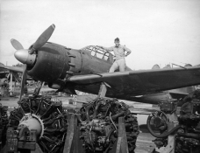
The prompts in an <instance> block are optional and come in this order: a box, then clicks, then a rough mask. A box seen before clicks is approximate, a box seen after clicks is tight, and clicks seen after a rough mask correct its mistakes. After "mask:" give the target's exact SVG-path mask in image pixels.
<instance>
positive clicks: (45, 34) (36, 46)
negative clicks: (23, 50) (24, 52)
mask: <svg viewBox="0 0 200 153" xmlns="http://www.w3.org/2000/svg"><path fill="white" fill-rule="evenodd" d="M54 29H55V25H54V24H52V25H51V26H49V27H48V28H47V29H46V30H45V31H44V32H43V33H42V34H41V35H40V36H39V38H38V39H37V40H36V42H35V43H34V44H33V49H35V50H37V49H39V48H40V47H42V46H43V45H44V44H45V43H46V42H47V41H48V40H49V38H50V37H51V35H52V33H53V31H54Z"/></svg>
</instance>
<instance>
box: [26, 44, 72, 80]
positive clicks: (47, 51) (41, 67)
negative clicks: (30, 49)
mask: <svg viewBox="0 0 200 153" xmlns="http://www.w3.org/2000/svg"><path fill="white" fill-rule="evenodd" d="M68 63H69V57H68V56H67V55H66V49H65V48H64V47H62V46H60V45H56V44H51V43H46V44H45V45H44V46H43V47H41V48H40V50H38V54H37V60H36V62H35V64H34V66H33V67H28V71H27V73H28V74H29V75H30V76H33V78H34V79H37V80H40V81H45V82H54V81H56V80H57V79H58V78H60V79H63V78H64V77H65V76H66V71H67V70H69V64H68Z"/></svg>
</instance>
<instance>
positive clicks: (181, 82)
mask: <svg viewBox="0 0 200 153" xmlns="http://www.w3.org/2000/svg"><path fill="white" fill-rule="evenodd" d="M54 29H55V25H54V24H53V25H51V26H50V27H48V28H47V29H46V30H45V31H44V32H43V33H42V34H41V35H40V36H39V38H38V39H37V40H36V42H35V43H34V44H33V45H31V46H30V47H29V49H24V48H23V46H22V45H21V43H19V42H18V41H17V40H15V39H11V44H12V46H13V47H14V48H15V49H16V50H17V51H16V52H15V57H16V59H17V60H19V61H20V62H21V63H23V64H24V72H23V79H22V87H23V86H24V82H25V78H26V75H27V74H28V75H30V76H31V77H32V78H34V79H36V80H40V81H41V82H45V83H47V84H48V86H49V87H50V88H54V89H58V90H59V91H64V92H70V93H72V94H74V93H75V90H79V91H83V92H87V93H92V94H98V92H99V89H100V86H101V84H102V83H104V84H105V85H106V86H107V92H106V97H110V98H118V99H124V100H133V101H138V102H144V103H152V104H157V103H158V102H159V101H161V100H166V99H168V98H173V94H174V95H177V94H179V93H174V92H173V93H170V91H168V90H170V89H176V88H182V87H187V86H193V85H198V84H200V65H197V66H193V67H185V68H173V69H167V68H166V69H151V70H138V71H135V70H134V71H133V70H131V69H130V68H128V67H126V71H125V72H118V71H117V72H113V73H108V70H109V68H110V67H111V65H112V63H113V61H114V58H113V55H112V54H111V53H109V52H107V51H106V50H104V49H102V48H100V47H98V46H95V45H93V46H92V45H91V46H87V47H84V48H82V49H79V50H76V49H71V48H68V47H65V46H62V45H59V44H56V43H52V42H48V40H49V38H50V37H51V35H52V33H53V31H54ZM22 92H23V91H22Z"/></svg>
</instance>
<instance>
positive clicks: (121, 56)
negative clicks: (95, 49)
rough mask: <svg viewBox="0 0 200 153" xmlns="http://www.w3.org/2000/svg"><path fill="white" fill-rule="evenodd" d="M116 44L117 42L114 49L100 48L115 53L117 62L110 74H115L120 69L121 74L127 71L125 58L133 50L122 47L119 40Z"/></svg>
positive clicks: (117, 39)
mask: <svg viewBox="0 0 200 153" xmlns="http://www.w3.org/2000/svg"><path fill="white" fill-rule="evenodd" d="M114 42H115V46H113V47H103V46H99V47H100V48H103V49H105V50H107V51H113V52H114V54H115V61H114V63H113V64H112V66H111V68H110V70H109V72H114V71H115V70H116V69H118V68H119V71H120V72H123V71H125V68H126V62H125V57H126V56H128V55H129V54H130V53H131V50H130V49H128V48H126V47H125V46H122V45H120V40H119V38H116V39H115V41H114ZM125 52H127V53H125Z"/></svg>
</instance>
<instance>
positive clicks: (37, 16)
mask: <svg viewBox="0 0 200 153" xmlns="http://www.w3.org/2000/svg"><path fill="white" fill-rule="evenodd" d="M199 8H200V1H199V0H105V1H103V0H1V10H0V15H1V17H0V28H1V31H0V43H1V44H0V62H2V63H4V64H7V65H14V64H17V63H19V62H18V61H17V60H16V59H15V58H14V52H15V49H14V48H13V47H12V46H11V44H10V39H11V38H15V39H17V40H18V41H19V42H21V44H22V45H23V46H24V48H29V46H30V45H31V44H33V43H34V42H35V41H36V39H37V38H38V37H39V35H40V34H41V33H42V32H43V31H44V30H45V29H46V28H47V27H49V26H50V25H51V24H55V25H56V29H55V31H54V33H53V35H52V36H51V38H50V40H49V41H50V42H55V43H58V44H61V45H64V46H67V47H69V48H73V49H81V48H83V47H85V46H88V45H101V46H105V47H110V46H113V45H114V39H115V38H116V37H119V38H120V41H121V44H122V45H126V47H128V48H129V49H131V50H132V53H131V54H130V55H129V56H128V57H127V58H126V62H127V65H128V66H129V67H130V68H132V69H134V70H138V69H150V68H152V66H153V65H154V64H159V65H160V66H161V67H164V66H165V65H167V64H169V63H175V64H179V65H182V66H183V65H184V64H185V63H190V64H192V65H197V64H200V9H199Z"/></svg>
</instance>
